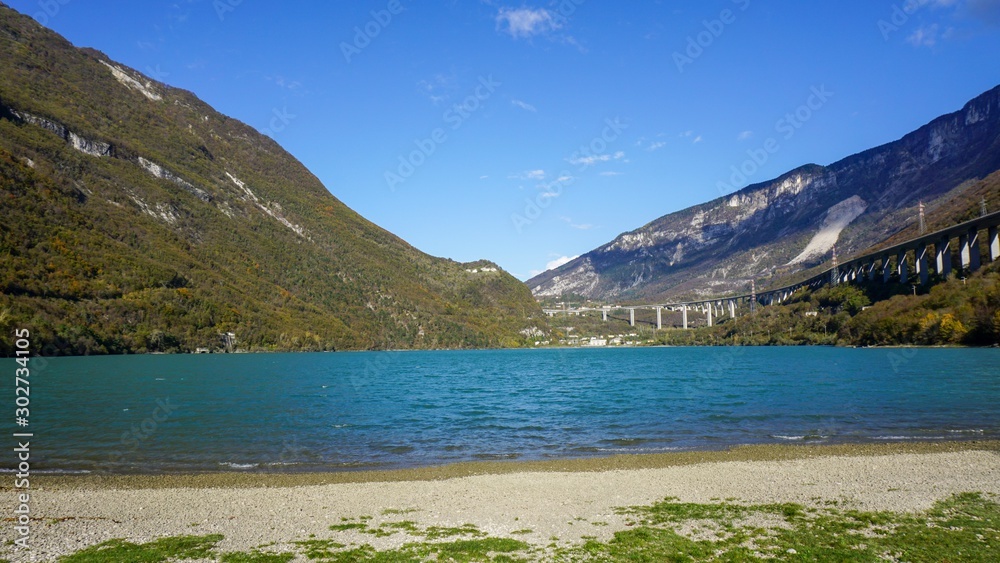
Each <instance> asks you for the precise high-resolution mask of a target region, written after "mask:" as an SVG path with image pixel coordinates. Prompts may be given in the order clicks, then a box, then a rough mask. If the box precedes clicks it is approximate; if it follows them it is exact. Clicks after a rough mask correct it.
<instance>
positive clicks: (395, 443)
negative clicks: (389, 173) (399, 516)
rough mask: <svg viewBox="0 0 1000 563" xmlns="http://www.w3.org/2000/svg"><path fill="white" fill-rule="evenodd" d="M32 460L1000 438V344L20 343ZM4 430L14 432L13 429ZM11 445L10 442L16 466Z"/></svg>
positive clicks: (566, 452)
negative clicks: (454, 347)
mask: <svg viewBox="0 0 1000 563" xmlns="http://www.w3.org/2000/svg"><path fill="white" fill-rule="evenodd" d="M31 365H32V368H33V370H32V374H31V378H30V379H31V416H30V427H29V428H28V429H23V428H18V427H17V426H15V425H14V423H13V422H14V421H13V414H14V408H15V406H14V400H15V397H14V391H13V386H14V381H13V380H14V377H13V375H14V369H15V367H17V366H15V364H14V362H13V360H0V367H2V369H3V370H4V371H5V372H6V373H8V374H9V377H3V378H2V381H3V384H2V389H3V394H2V397H7V399H6V401H7V402H8V403H9V407H10V408H9V412H10V414H11V415H12V416H11V418H10V420H9V422H7V424H8V427H9V429H10V432H11V433H13V432H18V431H25V430H28V431H31V432H33V433H34V437H33V438H32V443H31V455H32V469H33V471H43V472H44V471H51V472H77V471H80V472H98V471H106V472H152V473H156V472H172V471H218V470H240V471H338V470H345V469H371V468H399V467H413V466H422V465H435V464H442V463H450V462H458V461H468V460H484V459H485V460H493V459H521V460H529V459H549V458H572V457H583V456H602V455H611V454H619V453H653V452H667V451H676V450H688V449H716V448H723V447H726V446H730V445H735V444H759V443H805V442H814V443H837V442H882V441H906V440H961V439H991V438H992V439H997V438H1000V350H996V349H990V350H980V349H888V350H887V349H839V348H811V347H796V348H637V349H566V350H499V351H459V352H451V351H443V352H371V353H368V352H363V353H332V354H237V355H200V356H180V355H178V356H118V357H90V358H54V359H42V358H35V359H33V360H32V364H31ZM9 440H10V441H11V442H12V446H11V447H14V444H13V441H14V438H9ZM14 462H15V459H14V456H13V455H9V456H3V458H2V459H0V467H2V468H4V469H6V470H10V469H12V468H13V466H14Z"/></svg>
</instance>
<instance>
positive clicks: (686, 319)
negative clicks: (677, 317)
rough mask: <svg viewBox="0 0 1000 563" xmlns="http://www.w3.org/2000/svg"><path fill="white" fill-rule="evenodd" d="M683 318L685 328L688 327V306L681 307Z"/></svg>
mask: <svg viewBox="0 0 1000 563" xmlns="http://www.w3.org/2000/svg"><path fill="white" fill-rule="evenodd" d="M681 319H682V320H683V321H684V330H687V328H688V306H687V305H684V306H683V307H681Z"/></svg>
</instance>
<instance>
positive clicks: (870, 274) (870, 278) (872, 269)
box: [868, 258, 875, 282]
mask: <svg viewBox="0 0 1000 563" xmlns="http://www.w3.org/2000/svg"><path fill="white" fill-rule="evenodd" d="M868 281H870V282H873V281H875V259H874V258H872V259H871V261H870V262H868Z"/></svg>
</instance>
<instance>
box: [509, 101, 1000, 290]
mask: <svg viewBox="0 0 1000 563" xmlns="http://www.w3.org/2000/svg"><path fill="white" fill-rule="evenodd" d="M998 169H1000V86H998V87H996V88H994V89H992V90H990V91H989V92H986V93H984V94H982V95H980V96H979V97H977V98H975V99H974V100H972V101H970V102H969V103H968V104H966V105H965V107H964V108H963V109H962V110H961V111H958V112H955V113H952V114H949V115H945V116H942V117H939V118H937V119H935V120H934V121H932V122H930V123H929V124H927V125H925V126H923V127H921V128H920V129H918V130H917V131H914V132H913V133H910V134H908V135H906V136H904V137H903V138H902V139H900V140H898V141H895V142H892V143H888V144H885V145H883V146H880V147H877V148H874V149H870V150H867V151H865V152H862V153H859V154H856V155H853V156H850V157H847V158H845V159H843V160H841V161H839V162H836V163H834V164H831V165H829V166H819V165H816V164H809V165H806V166H802V167H800V168H797V169H795V170H792V171H790V172H788V173H786V174H783V175H782V176H780V177H778V178H776V179H774V180H771V181H767V182H763V183H759V184H754V185H750V186H747V187H746V188H743V189H741V190H739V191H737V192H734V193H732V194H730V195H726V196H723V197H720V198H718V199H715V200H713V201H710V202H708V203H705V204H702V205H697V206H694V207H690V208H688V209H685V210H682V211H678V212H676V213H671V214H669V215H665V216H663V217H660V218H659V219H656V220H654V221H652V222H650V223H649V224H647V225H645V226H643V227H641V228H639V229H636V230H634V231H631V232H628V233H624V234H622V235H619V236H618V237H617V238H615V240H613V241H611V242H610V243H608V244H605V245H604V246H601V247H600V248H597V249H596V250H593V251H591V252H588V253H586V254H584V255H582V256H580V257H579V258H577V259H575V260H573V261H571V262H569V263H567V264H565V265H563V266H561V267H559V268H557V269H555V270H550V271H547V272H544V273H542V274H540V275H538V276H536V277H534V278H532V279H531V280H528V282H527V284H528V286H529V287H530V288H531V289H532V292H533V293H534V295H535V296H536V297H538V298H552V297H557V296H560V295H577V296H584V297H587V298H591V299H595V300H636V301H641V300H670V299H684V298H691V297H697V296H713V295H723V294H725V293H727V292H746V291H749V288H750V280H751V279H756V280H757V281H758V287H760V285H759V284H760V283H761V282H763V283H765V284H766V283H767V280H768V279H771V278H776V277H777V278H786V277H787V276H788V275H790V274H794V273H795V272H797V271H800V270H805V269H809V268H811V267H815V266H817V265H819V264H821V263H822V262H824V261H826V260H829V259H830V257H831V253H832V249H833V246H834V244H836V249H837V252H838V254H839V255H840V256H849V255H851V254H853V253H856V252H860V251H862V250H864V249H866V248H868V247H870V246H872V245H874V244H877V243H879V242H881V241H883V240H885V239H887V238H889V237H890V236H892V235H893V234H895V233H897V232H898V231H900V230H901V229H903V228H904V227H906V226H907V225H908V224H911V223H913V222H914V221H915V218H916V217H917V213H918V212H917V209H916V207H917V205H918V204H919V202H921V201H923V202H924V203H926V204H927V210H926V213H927V214H928V215H929V216H934V214H936V213H946V212H947V201H949V197H948V196H949V194H953V193H954V192H955V190H961V189H963V188H964V187H967V186H968V185H970V184H971V181H973V180H977V179H981V178H985V177H986V176H988V175H989V174H990V173H992V172H994V171H996V170H998Z"/></svg>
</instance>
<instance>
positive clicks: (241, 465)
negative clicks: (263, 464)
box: [219, 461, 260, 469]
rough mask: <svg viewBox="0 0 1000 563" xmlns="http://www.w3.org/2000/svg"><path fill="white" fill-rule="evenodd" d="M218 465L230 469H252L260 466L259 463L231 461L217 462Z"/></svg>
mask: <svg viewBox="0 0 1000 563" xmlns="http://www.w3.org/2000/svg"><path fill="white" fill-rule="evenodd" d="M219 465H222V466H223V467H229V468H230V469H253V468H254V467H259V466H260V464H259V463H233V462H231V461H223V462H219Z"/></svg>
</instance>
